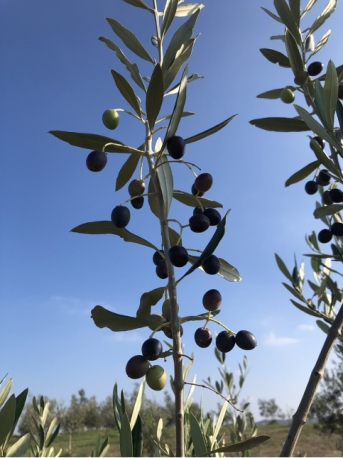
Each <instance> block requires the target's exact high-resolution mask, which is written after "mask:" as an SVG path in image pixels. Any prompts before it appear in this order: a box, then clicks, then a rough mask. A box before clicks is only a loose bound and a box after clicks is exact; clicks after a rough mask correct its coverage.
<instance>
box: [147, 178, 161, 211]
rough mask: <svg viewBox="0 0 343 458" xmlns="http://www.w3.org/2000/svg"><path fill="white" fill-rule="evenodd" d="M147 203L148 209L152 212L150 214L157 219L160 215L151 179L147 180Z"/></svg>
mask: <svg viewBox="0 0 343 458" xmlns="http://www.w3.org/2000/svg"><path fill="white" fill-rule="evenodd" d="M148 203H149V207H150V210H151V211H152V213H153V214H154V215H155V216H156V217H157V218H159V217H160V214H159V211H158V203H157V198H156V194H155V187H154V183H153V181H152V179H151V178H150V180H149V186H148Z"/></svg>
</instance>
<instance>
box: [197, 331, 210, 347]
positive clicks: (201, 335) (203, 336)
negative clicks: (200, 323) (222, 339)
mask: <svg viewBox="0 0 343 458" xmlns="http://www.w3.org/2000/svg"><path fill="white" fill-rule="evenodd" d="M194 340H195V343H196V344H197V345H198V347H201V348H207V347H209V346H210V345H211V342H212V333H211V331H210V330H209V329H207V328H205V329H204V328H198V329H197V330H196V331H195V334H194Z"/></svg>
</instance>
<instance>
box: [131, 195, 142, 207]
mask: <svg viewBox="0 0 343 458" xmlns="http://www.w3.org/2000/svg"><path fill="white" fill-rule="evenodd" d="M130 202H131V205H132V206H133V208H135V209H136V210H139V209H140V208H142V207H143V205H144V197H143V196H139V197H135V198H134V199H132V200H130Z"/></svg>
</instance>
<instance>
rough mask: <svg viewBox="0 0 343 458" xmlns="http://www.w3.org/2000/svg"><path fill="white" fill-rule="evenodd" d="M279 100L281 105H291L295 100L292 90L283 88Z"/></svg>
mask: <svg viewBox="0 0 343 458" xmlns="http://www.w3.org/2000/svg"><path fill="white" fill-rule="evenodd" d="M280 99H281V100H282V102H283V103H292V102H294V100H295V95H294V92H293V91H292V89H289V88H288V87H285V88H284V89H282V91H281V92H280Z"/></svg>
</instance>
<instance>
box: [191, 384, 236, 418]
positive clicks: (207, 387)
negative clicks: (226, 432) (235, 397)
mask: <svg viewBox="0 0 343 458" xmlns="http://www.w3.org/2000/svg"><path fill="white" fill-rule="evenodd" d="M185 385H194V386H199V387H200V388H206V389H207V390H211V391H213V392H214V393H216V394H218V395H219V396H220V397H222V398H223V399H225V401H226V402H227V403H229V404H230V406H231V407H233V408H234V409H235V410H237V412H243V410H240V409H238V407H236V406H235V405H234V404H232V402H231V401H230V400H229V399H228V398H226V397H225V396H223V395H222V394H221V393H219V391H217V390H215V389H214V388H211V387H209V386H206V385H199V383H193V382H185Z"/></svg>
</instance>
